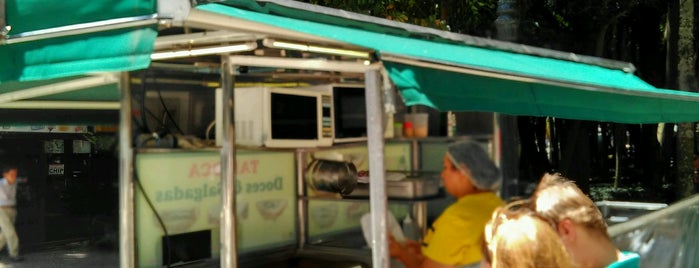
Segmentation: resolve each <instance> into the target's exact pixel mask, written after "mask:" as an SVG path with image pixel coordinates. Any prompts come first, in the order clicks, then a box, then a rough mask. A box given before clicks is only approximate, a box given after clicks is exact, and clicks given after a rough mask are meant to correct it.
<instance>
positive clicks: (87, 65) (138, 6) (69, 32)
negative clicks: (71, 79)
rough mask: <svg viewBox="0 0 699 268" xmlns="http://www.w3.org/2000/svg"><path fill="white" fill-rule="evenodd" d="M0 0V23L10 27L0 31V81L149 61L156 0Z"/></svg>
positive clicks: (140, 65) (133, 65)
mask: <svg viewBox="0 0 699 268" xmlns="http://www.w3.org/2000/svg"><path fill="white" fill-rule="evenodd" d="M3 2H4V3H5V6H4V8H5V10H4V11H5V14H0V28H5V27H4V26H8V27H7V28H5V29H9V31H4V32H2V31H0V32H1V34H2V36H0V37H1V38H0V83H4V82H7V81H31V80H41V79H51V78H58V77H66V76H73V75H82V74H85V73H92V72H106V71H129V70H136V69H142V68H146V67H148V65H149V64H150V54H151V53H152V51H153V43H154V40H155V38H156V36H157V29H156V25H157V19H156V17H157V15H156V14H157V1H156V0H145V1H144V0H122V1H116V2H115V1H103V0H101V1H63V2H60V3H59V2H56V3H47V2H45V1H23V0H5V1H3ZM3 15H4V16H3Z"/></svg>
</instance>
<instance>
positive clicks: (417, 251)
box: [388, 234, 424, 267]
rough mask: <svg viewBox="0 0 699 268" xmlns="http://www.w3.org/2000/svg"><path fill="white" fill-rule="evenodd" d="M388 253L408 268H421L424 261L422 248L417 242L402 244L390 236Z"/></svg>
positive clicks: (411, 241)
mask: <svg viewBox="0 0 699 268" xmlns="http://www.w3.org/2000/svg"><path fill="white" fill-rule="evenodd" d="M388 251H389V253H390V255H391V257H393V258H396V259H398V260H400V261H401V262H402V263H403V264H404V265H405V266H406V267H419V266H420V264H421V263H422V262H423V261H424V256H422V246H421V245H420V243H419V242H417V241H415V240H405V241H404V242H402V243H401V242H398V241H396V239H395V238H394V237H393V236H392V235H391V234H389V235H388ZM416 265H417V266H416Z"/></svg>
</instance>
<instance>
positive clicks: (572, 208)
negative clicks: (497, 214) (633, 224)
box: [532, 174, 609, 239]
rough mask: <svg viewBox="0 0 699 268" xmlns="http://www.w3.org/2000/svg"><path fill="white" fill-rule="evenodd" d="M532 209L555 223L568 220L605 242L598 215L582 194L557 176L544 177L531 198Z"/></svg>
mask: <svg viewBox="0 0 699 268" xmlns="http://www.w3.org/2000/svg"><path fill="white" fill-rule="evenodd" d="M532 199H533V201H532V205H533V209H534V210H535V211H536V212H537V213H538V214H540V215H542V216H543V217H545V218H547V219H550V220H552V221H553V222H555V223H558V222H560V221H562V220H564V219H569V220H571V221H572V222H574V223H576V224H580V225H582V226H585V227H587V228H589V229H591V230H592V231H593V232H595V233H599V234H600V235H603V236H604V237H607V239H609V235H608V234H607V223H606V222H605V221H604V217H603V216H602V212H600V210H599V208H597V206H596V205H595V203H594V202H593V201H592V200H591V199H590V198H589V197H588V196H587V195H585V193H583V192H582V190H580V188H578V186H577V185H575V183H574V182H573V181H570V180H568V179H566V178H564V177H563V176H561V175H560V174H545V175H544V176H543V178H542V179H541V182H539V185H538V186H537V188H536V190H535V191H534V194H533V195H532Z"/></svg>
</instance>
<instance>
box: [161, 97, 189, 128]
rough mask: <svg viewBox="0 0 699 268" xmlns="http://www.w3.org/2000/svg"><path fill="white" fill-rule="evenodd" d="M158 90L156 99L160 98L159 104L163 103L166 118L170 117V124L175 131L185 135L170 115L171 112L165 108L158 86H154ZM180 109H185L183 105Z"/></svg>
mask: <svg viewBox="0 0 699 268" xmlns="http://www.w3.org/2000/svg"><path fill="white" fill-rule="evenodd" d="M156 89H157V91H158V99H160V104H161V105H163V110H165V114H166V115H167V118H168V119H170V122H172V125H173V126H175V128H176V129H177V131H179V132H180V134H182V135H185V134H184V131H182V129H181V128H180V126H179V125H177V121H175V119H174V118H173V117H172V114H171V113H170V111H169V110H168V108H167V105H165V100H164V99H163V95H162V94H161V93H160V88H158V87H156ZM180 109H186V108H185V107H180ZM163 125H165V122H163Z"/></svg>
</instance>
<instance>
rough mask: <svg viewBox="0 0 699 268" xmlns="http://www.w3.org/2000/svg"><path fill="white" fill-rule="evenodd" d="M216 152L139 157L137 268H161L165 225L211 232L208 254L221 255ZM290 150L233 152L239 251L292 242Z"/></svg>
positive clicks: (176, 230)
mask: <svg viewBox="0 0 699 268" xmlns="http://www.w3.org/2000/svg"><path fill="white" fill-rule="evenodd" d="M220 158H221V155H220V153H219V152H218V151H205V152H186V151H184V152H166V153H165V152H164V153H160V152H159V153H140V154H137V155H136V159H135V161H136V171H137V176H138V179H139V180H140V181H141V185H143V189H137V190H136V243H137V246H136V248H137V249H138V252H137V255H136V256H137V259H138V267H162V260H161V259H160V258H159V256H162V248H163V247H162V242H161V238H162V236H163V235H164V231H163V227H162V226H161V225H160V224H159V222H158V220H157V217H156V216H155V213H154V212H153V210H152V209H151V208H150V207H149V206H148V204H147V203H146V201H145V198H144V194H146V195H147V196H148V197H149V198H150V200H151V202H152V203H153V205H154V207H155V210H156V211H157V213H158V214H159V216H160V217H161V219H162V220H163V222H164V225H165V228H166V229H167V232H168V235H173V234H183V233H188V232H195V231H202V230H211V255H212V256H214V257H217V256H219V255H220V252H219V251H220V226H219V225H220V215H221V214H220V212H221V180H220V177H221V175H220V170H221V168H220ZM294 159H295V156H294V153H292V152H260V151H254V152H248V151H241V150H238V151H237V155H236V162H237V165H238V167H237V182H236V206H237V208H236V214H235V215H236V217H237V218H236V220H237V224H238V226H237V237H238V251H239V253H245V252H250V251H254V250H256V249H261V248H273V247H275V246H284V245H293V244H295V243H296V239H297V235H296V230H297V228H296V202H295V200H296V179H295V176H296V173H295V171H296V169H295V164H294V162H295V160H294Z"/></svg>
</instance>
